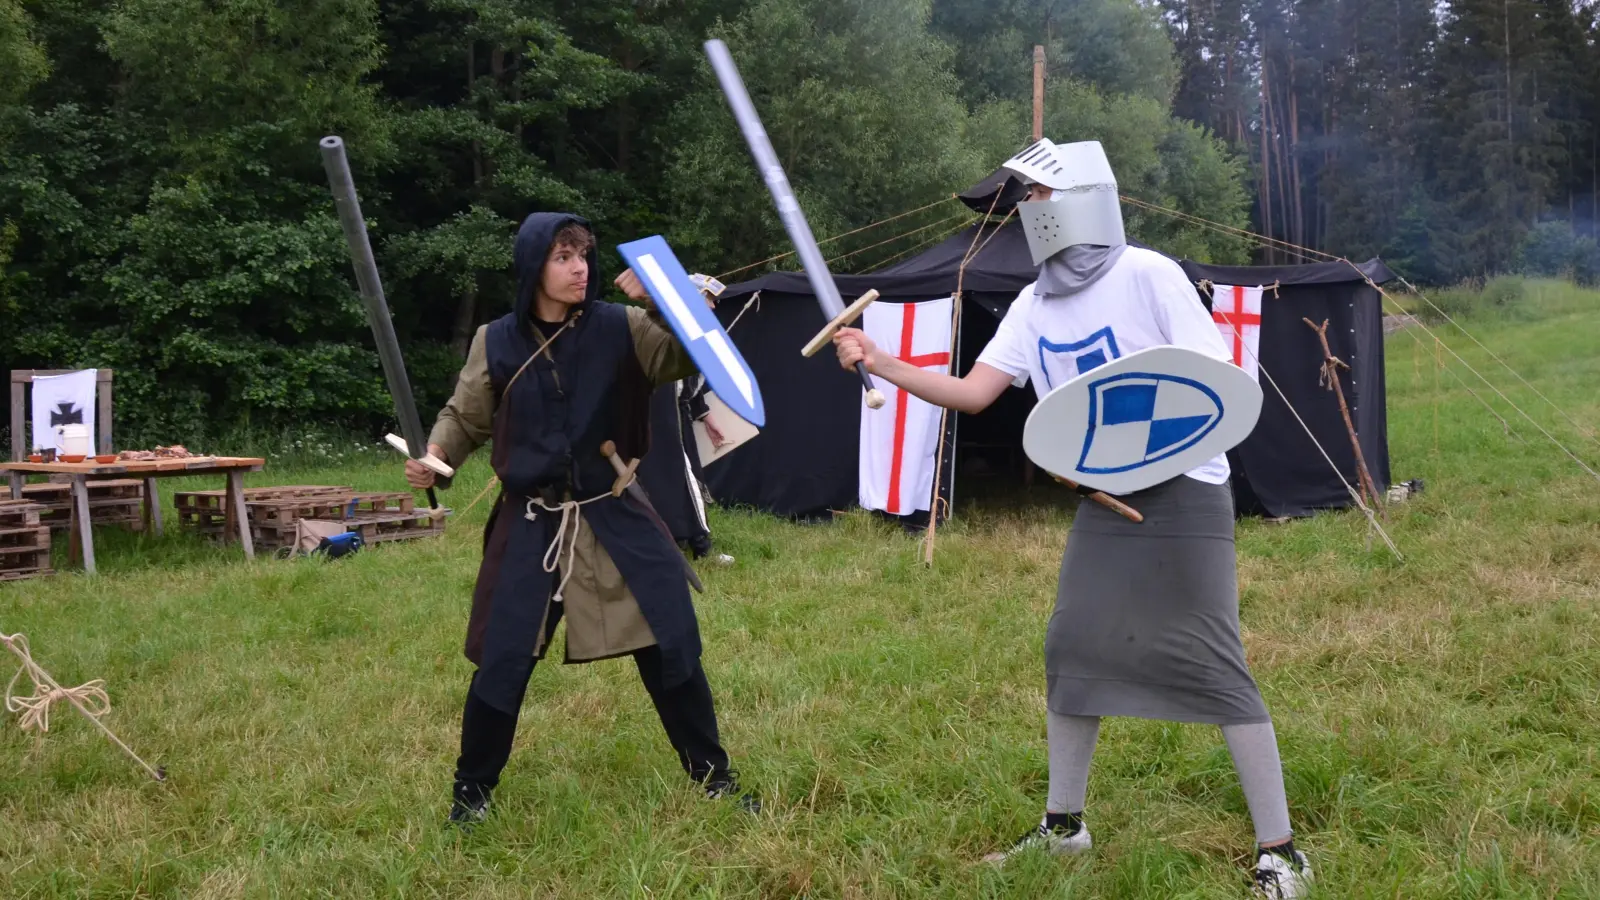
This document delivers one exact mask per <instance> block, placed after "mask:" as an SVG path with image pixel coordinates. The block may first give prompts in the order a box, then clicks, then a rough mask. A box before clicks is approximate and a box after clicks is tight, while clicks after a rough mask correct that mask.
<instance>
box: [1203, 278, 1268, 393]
mask: <svg viewBox="0 0 1600 900" xmlns="http://www.w3.org/2000/svg"><path fill="white" fill-rule="evenodd" d="M1261 294H1262V289H1261V288H1260V287H1241V286H1239V285H1231V284H1219V285H1215V286H1214V287H1213V288H1212V289H1211V318H1212V319H1213V320H1214V321H1215V322H1216V323H1217V330H1218V331H1220V332H1222V339H1223V340H1224V341H1226V342H1227V344H1228V349H1229V350H1231V351H1232V352H1233V364H1234V365H1236V366H1238V367H1239V368H1241V369H1243V370H1245V372H1246V373H1248V374H1249V375H1250V377H1251V378H1254V379H1255V380H1256V381H1260V380H1261V376H1260V375H1259V374H1258V372H1259V369H1260V364H1259V363H1258V362H1257V360H1258V358H1259V355H1260V353H1261Z"/></svg>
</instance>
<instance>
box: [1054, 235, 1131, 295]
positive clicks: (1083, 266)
mask: <svg viewBox="0 0 1600 900" xmlns="http://www.w3.org/2000/svg"><path fill="white" fill-rule="evenodd" d="M1126 249H1128V245H1127V244H1118V245H1117V246H1115V247H1103V246H1099V245H1095V244H1073V245H1072V246H1070V247H1068V248H1067V249H1065V250H1062V251H1061V252H1060V253H1057V254H1056V255H1055V256H1052V257H1050V258H1049V259H1047V260H1045V261H1044V265H1043V266H1041V267H1040V269H1039V282H1038V287H1037V290H1038V292H1039V295H1040V296H1041V297H1070V296H1071V295H1073V294H1076V293H1078V292H1079V291H1081V290H1083V289H1084V288H1087V287H1088V286H1089V285H1091V284H1094V283H1095V282H1096V281H1099V280H1100V277H1101V276H1102V275H1104V274H1106V273H1107V272H1109V271H1111V267H1112V266H1114V265H1116V264H1117V260H1118V259H1120V258H1121V257H1122V251H1124V250H1126Z"/></svg>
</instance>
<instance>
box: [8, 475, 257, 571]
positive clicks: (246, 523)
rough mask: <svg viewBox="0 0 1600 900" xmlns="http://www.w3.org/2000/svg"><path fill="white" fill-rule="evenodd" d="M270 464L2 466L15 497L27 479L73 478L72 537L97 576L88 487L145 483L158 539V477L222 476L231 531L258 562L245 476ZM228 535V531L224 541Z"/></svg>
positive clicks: (148, 513) (149, 513)
mask: <svg viewBox="0 0 1600 900" xmlns="http://www.w3.org/2000/svg"><path fill="white" fill-rule="evenodd" d="M265 465H266V460H264V459H255V458H249V457H234V456H196V457H192V458H190V459H153V460H149V461H146V462H134V461H131V460H118V461H117V462H114V463H107V464H105V465H101V464H100V463H96V462H93V461H86V462H81V463H63V462H53V463H31V462H9V463H0V472H5V473H6V474H7V475H8V476H9V477H10V481H11V496H12V498H13V499H17V500H20V499H22V485H23V481H24V479H25V478H26V477H27V476H28V475H67V476H70V477H71V479H72V499H73V519H74V520H76V522H77V527H76V531H75V532H74V534H73V537H74V538H75V539H76V541H77V542H78V543H79V544H80V546H81V547H82V548H83V567H84V570H85V571H87V572H89V574H91V575H92V574H94V571H95V567H94V535H93V529H92V528H91V527H90V526H91V522H90V516H89V482H90V481H91V480H98V479H106V478H140V479H143V480H144V501H145V502H144V508H145V518H146V521H147V522H148V523H149V525H150V526H151V530H153V531H154V532H155V533H156V534H157V535H159V534H161V497H160V495H159V494H158V493H156V479H157V478H192V477H194V476H196V475H215V474H222V475H225V476H227V481H228V530H232V529H233V527H234V526H237V529H238V535H239V542H240V543H241V544H243V545H244V555H245V556H246V557H247V558H251V559H254V558H255V555H256V548H255V542H254V541H253V540H252V539H251V536H250V511H249V508H248V507H247V506H245V502H244V473H246V472H259V471H261V469H262V467H263V466H265ZM226 534H227V532H226V531H224V539H226Z"/></svg>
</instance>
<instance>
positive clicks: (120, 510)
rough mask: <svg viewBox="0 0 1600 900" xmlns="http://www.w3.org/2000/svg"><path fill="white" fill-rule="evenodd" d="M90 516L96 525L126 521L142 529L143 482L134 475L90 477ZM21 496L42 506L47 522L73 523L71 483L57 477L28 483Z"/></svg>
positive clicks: (64, 525) (58, 526) (59, 526)
mask: <svg viewBox="0 0 1600 900" xmlns="http://www.w3.org/2000/svg"><path fill="white" fill-rule="evenodd" d="M88 484H89V518H90V520H91V521H92V522H93V523H94V524H95V525H126V526H128V527H129V528H130V529H132V530H134V531H141V530H143V529H144V482H142V481H140V480H138V479H137V478H120V479H114V480H110V481H91V482H89V483H88ZM22 497H23V499H24V500H30V501H32V502H34V503H37V504H39V505H40V506H42V507H43V508H44V513H43V519H44V523H45V524H46V525H49V526H50V527H51V528H55V529H58V530H59V529H64V528H67V527H69V526H70V525H71V524H72V485H71V484H68V483H62V482H57V481H51V482H47V483H43V484H27V485H23V487H22Z"/></svg>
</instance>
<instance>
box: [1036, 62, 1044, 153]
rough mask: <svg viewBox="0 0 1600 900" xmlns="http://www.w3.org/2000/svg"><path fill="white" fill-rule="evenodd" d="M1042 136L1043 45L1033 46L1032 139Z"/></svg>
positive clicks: (1038, 138)
mask: <svg viewBox="0 0 1600 900" xmlns="http://www.w3.org/2000/svg"><path fill="white" fill-rule="evenodd" d="M1043 137H1044V45H1043V44H1035V45H1034V47H1033V139H1034V140H1036V141H1037V140H1040V139H1041V138H1043Z"/></svg>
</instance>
